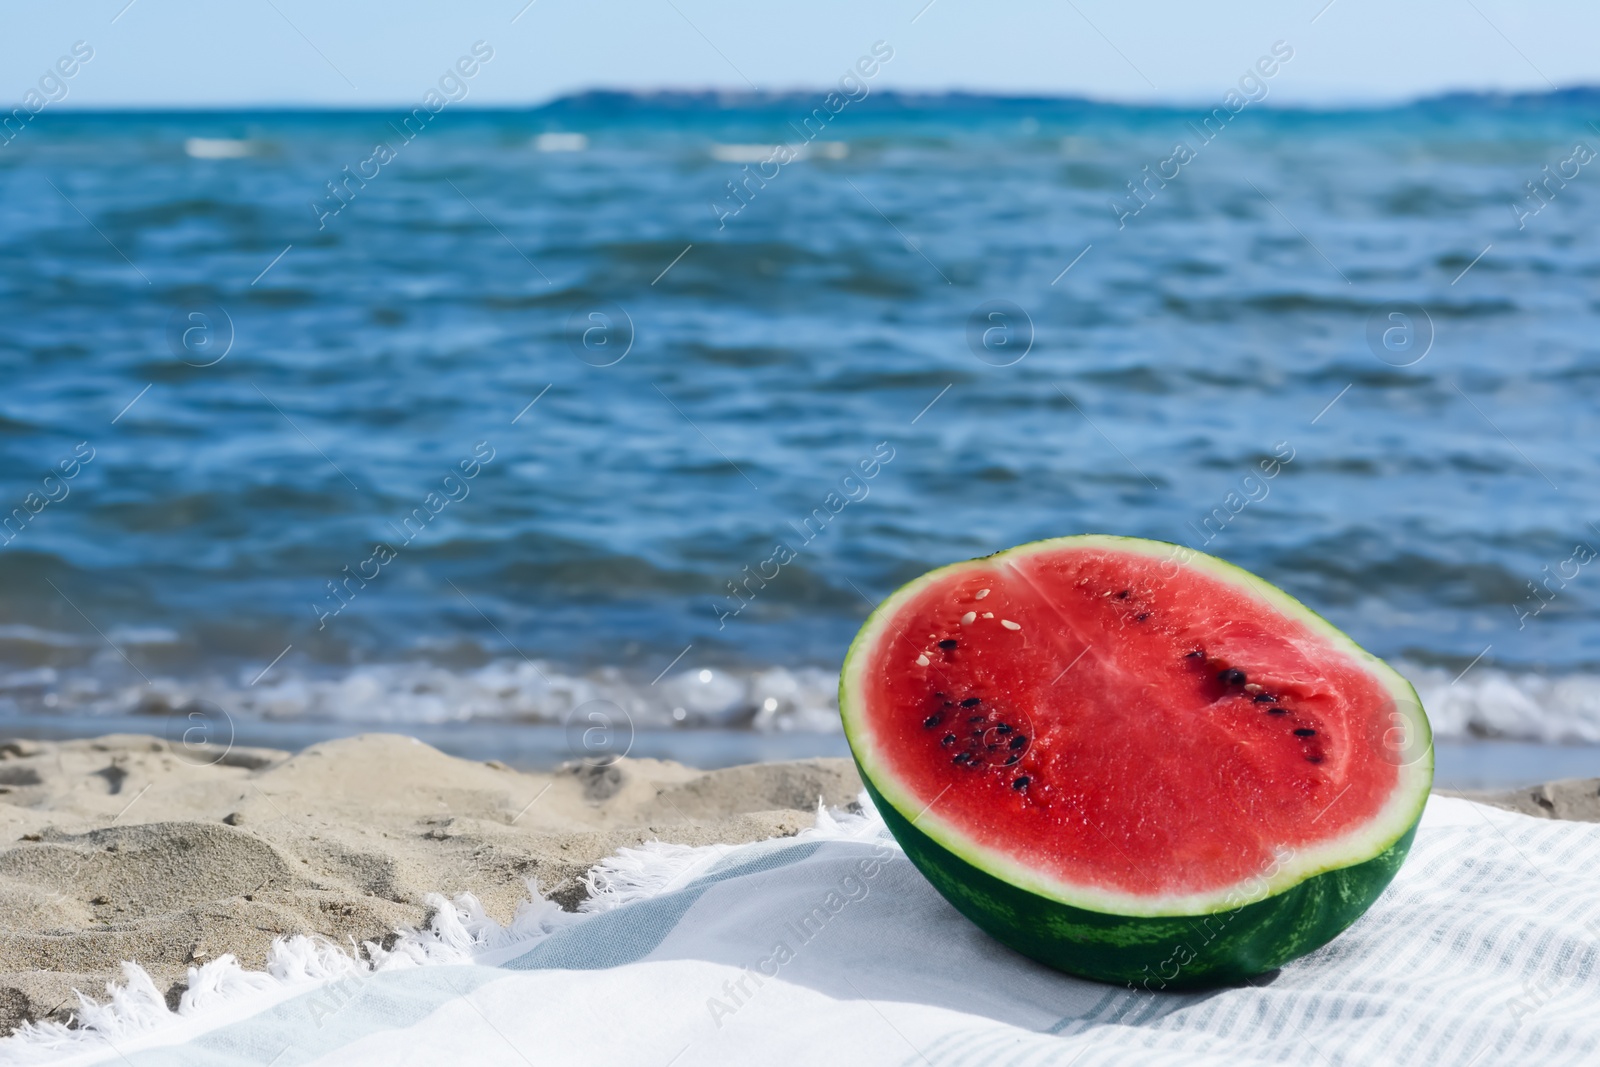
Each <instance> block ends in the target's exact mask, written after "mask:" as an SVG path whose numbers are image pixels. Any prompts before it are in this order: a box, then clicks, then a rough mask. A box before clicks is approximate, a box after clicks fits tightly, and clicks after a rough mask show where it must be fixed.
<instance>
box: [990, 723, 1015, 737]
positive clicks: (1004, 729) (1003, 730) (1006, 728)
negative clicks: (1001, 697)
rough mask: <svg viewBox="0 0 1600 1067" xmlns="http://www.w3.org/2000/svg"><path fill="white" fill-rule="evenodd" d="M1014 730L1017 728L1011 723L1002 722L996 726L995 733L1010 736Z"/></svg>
mask: <svg viewBox="0 0 1600 1067" xmlns="http://www.w3.org/2000/svg"><path fill="white" fill-rule="evenodd" d="M1014 729H1016V727H1014V726H1012V725H1011V724H1010V723H1008V722H1002V723H996V724H995V728H994V732H995V733H997V734H1009V733H1010V732H1011V731H1012V730H1014Z"/></svg>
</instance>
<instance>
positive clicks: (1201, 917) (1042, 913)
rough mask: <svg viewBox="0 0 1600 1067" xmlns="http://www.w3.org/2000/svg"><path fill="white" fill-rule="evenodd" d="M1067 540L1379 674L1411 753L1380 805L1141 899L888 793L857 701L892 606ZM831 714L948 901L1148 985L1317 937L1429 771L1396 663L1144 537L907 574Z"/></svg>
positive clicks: (1004, 931)
mask: <svg viewBox="0 0 1600 1067" xmlns="http://www.w3.org/2000/svg"><path fill="white" fill-rule="evenodd" d="M1069 547H1080V548H1088V547H1104V548H1107V549H1112V550H1117V551H1131V552H1137V553H1139V554H1142V555H1150V556H1161V557H1167V558H1170V559H1173V560H1178V561H1181V566H1183V567H1194V568H1197V569H1199V570H1201V571H1202V572H1204V573H1209V574H1211V575H1213V576H1214V577H1216V578H1218V579H1220V580H1222V581H1225V582H1227V583H1229V584H1231V585H1235V586H1241V585H1242V586H1244V587H1246V588H1247V589H1249V590H1251V591H1253V592H1254V593H1255V594H1256V596H1257V598H1258V599H1260V600H1262V601H1264V602H1265V603H1266V604H1267V605H1269V606H1270V607H1272V608H1273V609H1275V610H1277V611H1279V612H1281V613H1282V614H1284V615H1285V616H1287V617H1288V618H1290V619H1293V620H1296V621H1298V622H1301V623H1303V624H1304V625H1305V626H1306V627H1307V628H1308V629H1310V630H1311V631H1312V632H1313V633H1314V634H1316V635H1318V636H1319V637H1321V638H1324V639H1325V640H1326V643H1327V645H1328V647H1330V648H1333V649H1337V650H1339V651H1342V652H1344V653H1345V654H1347V655H1349V656H1350V657H1351V658H1352V659H1353V660H1355V661H1356V662H1357V663H1358V664H1359V665H1361V666H1362V667H1363V668H1365V669H1367V670H1368V671H1369V672H1370V673H1372V674H1373V675H1374V676H1375V677H1376V678H1378V679H1379V680H1380V681H1382V682H1383V683H1384V685H1385V687H1386V688H1387V689H1388V690H1389V692H1390V693H1391V695H1392V696H1393V697H1394V699H1395V704H1396V708H1397V710H1401V711H1403V713H1404V714H1405V716H1406V718H1407V719H1408V726H1409V728H1410V729H1411V730H1413V731H1415V733H1414V734H1413V735H1412V745H1413V748H1414V750H1416V751H1418V752H1420V755H1418V756H1417V757H1416V758H1415V759H1414V760H1412V761H1411V762H1408V763H1405V764H1402V765H1400V766H1399V767H1398V771H1399V776H1398V779H1397V782H1396V787H1395V790H1394V792H1393V794H1392V795H1391V799H1390V802H1389V803H1388V804H1387V805H1386V806H1385V807H1384V809H1383V810H1382V811H1380V812H1379V814H1378V815H1377V816H1375V817H1374V818H1373V819H1371V820H1368V822H1367V824H1365V825H1364V826H1363V827H1360V828H1357V830H1356V831H1355V832H1354V833H1352V834H1347V835H1345V836H1344V837H1343V838H1340V839H1336V840H1335V841H1333V842H1329V843H1326V844H1324V845H1321V846H1319V847H1317V848H1315V849H1310V850H1304V851H1302V852H1298V853H1293V852H1291V854H1290V856H1289V858H1288V861H1287V862H1282V863H1279V864H1277V865H1276V866H1277V870H1275V871H1269V872H1262V873H1261V874H1259V875H1256V876H1252V877H1250V878H1247V879H1245V880H1243V881H1241V882H1240V883H1237V884H1235V885H1230V886H1225V887H1221V888H1219V889H1217V890H1215V891H1212V892H1208V893H1201V894H1191V895H1188V896H1182V897H1168V898H1160V897H1157V898H1152V897H1150V896H1136V895H1133V894H1118V893H1117V892H1115V891H1108V890H1106V889H1104V888H1103V887H1090V886H1079V885H1071V884H1067V883H1064V882H1061V881H1059V880H1057V879H1054V878H1052V877H1050V876H1048V875H1045V874H1044V873H1043V872H1038V871H1034V870H1031V869H1029V868H1026V867H1024V866H1022V865H1020V864H1018V863H1015V862H1013V861H1012V860H1011V859H1010V857H1006V856H1004V855H1001V854H1000V853H998V852H997V851H996V850H994V849H992V848H988V847H986V846H982V845H979V844H978V843H976V842H974V841H972V840H971V839H970V838H967V837H966V836H965V835H964V834H962V833H961V831H960V830H959V828H957V827H955V826H954V825H953V824H950V823H948V822H946V821H945V820H944V819H942V818H941V817H940V816H939V815H938V813H937V812H936V811H934V810H933V806H932V805H929V804H927V803H925V802H920V801H919V800H918V799H917V798H915V797H912V796H910V795H909V793H908V792H907V791H905V790H903V789H901V788H899V786H898V783H897V782H896V781H895V780H894V778H893V776H892V775H890V774H888V773H887V772H886V771H885V770H883V769H881V768H880V767H879V766H878V765H877V762H876V760H875V759H874V758H873V756H874V753H873V746H872V743H871V738H870V735H869V734H868V733H867V731H866V730H865V728H864V723H863V721H862V718H861V708H860V706H859V705H860V703H861V702H860V701H859V699H858V698H857V696H856V692H857V690H858V689H859V686H860V680H861V674H862V670H863V669H864V663H865V661H866V659H867V652H868V650H870V649H872V648H874V647H875V646H876V644H877V641H878V640H879V638H880V637H882V636H883V633H884V631H885V629H886V627H887V625H888V623H889V621H890V620H892V619H893V618H894V616H895V613H896V611H897V610H898V608H899V607H900V606H901V605H902V604H903V603H905V602H906V601H907V600H909V599H910V598H911V597H913V596H915V595H916V593H917V592H918V591H920V590H921V589H922V588H923V587H924V586H925V585H927V584H928V583H929V582H932V581H936V580H938V579H939V578H941V577H944V576H948V575H949V574H951V573H952V572H954V571H958V570H960V569H962V568H965V567H971V566H974V565H990V566H992V565H993V564H994V563H996V562H1001V561H1004V559H1005V557H1008V556H1013V557H1014V556H1017V555H1023V554H1031V553H1033V552H1037V551H1041V550H1051V549H1058V548H1069ZM839 710H840V716H841V718H842V720H843V722H844V728H845V736H846V739H847V740H848V742H849V744H850V747H851V750H852V752H853V753H854V754H855V757H856V765H857V767H858V768H859V769H860V772H861V777H862V780H863V782H865V783H866V785H867V789H868V791H869V793H870V794H871V796H872V798H873V800H874V802H875V803H876V804H877V805H878V809H879V811H880V812H881V813H882V814H883V817H884V820H885V822H886V823H887V824H888V825H889V827H890V829H891V831H892V832H893V833H894V835H895V837H896V839H897V840H898V841H900V843H901V845H902V847H903V848H905V850H906V853H907V855H908V856H909V857H910V858H911V859H912V861H913V862H914V863H915V864H916V865H917V867H918V868H919V869H920V870H922V872H923V873H924V875H926V876H927V877H928V879H929V881H930V882H932V883H933V884H934V886H935V887H936V888H938V889H939V890H940V892H941V893H943V894H944V895H945V897H946V898H947V899H949V900H950V901H951V903H952V904H954V905H955V906H956V908H957V909H958V910H960V911H961V912H962V913H963V914H965V915H967V916H968V917H969V918H970V919H972V921H973V922H975V923H976V924H977V925H978V926H979V927H981V928H983V929H984V930H986V931H988V932H989V933H990V934H991V935H992V936H994V937H995V938H996V939H997V940H999V941H1001V942H1002V943H1004V944H1007V945H1009V946H1010V947H1012V948H1015V949H1017V951H1019V952H1023V953H1024V954H1026V955H1029V956H1032V957H1033V958H1035V959H1039V960H1041V961H1042V962H1045V963H1048V964H1050V965H1052V966H1056V967H1059V968H1061V969H1063V970H1066V971H1069V972H1072V973H1075V974H1081V975H1084V976H1085V977H1091V978H1097V979H1100V980H1102V981H1115V982H1130V983H1134V984H1139V983H1146V984H1147V985H1148V986H1149V988H1162V987H1173V988H1176V987H1178V986H1181V985H1185V984H1189V985H1193V984H1206V983H1216V982H1227V981H1234V980H1238V979H1242V978H1245V977H1249V975H1251V974H1257V973H1261V972H1262V971H1265V970H1269V969H1271V968H1272V967H1276V966H1279V965H1280V964H1282V963H1283V962H1286V961H1287V960H1289V959H1293V958H1294V957H1296V956H1299V955H1302V954H1304V953H1306V952H1309V951H1311V950H1312V949H1315V948H1317V947H1319V946H1320V945H1323V944H1326V943H1327V942H1328V941H1329V940H1330V939H1332V938H1333V937H1334V936H1336V935H1337V934H1338V933H1339V932H1340V931H1341V930H1343V929H1344V928H1345V927H1347V926H1348V925H1349V924H1350V923H1351V922H1354V921H1355V919H1356V918H1357V917H1359V916H1360V915H1361V913H1362V912H1363V911H1365V910H1366V909H1367V908H1368V907H1369V906H1370V905H1371V904H1372V902H1373V901H1374V900H1376V899H1377V897H1378V895H1379V894H1381V893H1382V892H1383V889H1384V887H1385V886H1387V885H1388V884H1389V881H1390V880H1391V879H1392V878H1393V877H1394V873H1395V871H1396V870H1398V869H1399V865H1400V862H1401V861H1402V860H1403V859H1404V857H1405V854H1406V851H1407V849H1408V848H1409V846H1410V842H1411V839H1412V837H1413V835H1414V834H1415V832H1416V826H1417V822H1418V820H1419V819H1420V818H1421V816H1422V809H1423V807H1424V805H1425V804H1426V803H1427V798H1428V791H1429V788H1430V786H1431V784H1432V779H1433V744H1432V733H1431V730H1430V728H1429V725H1428V721H1427V716H1426V714H1425V713H1424V712H1423V710H1422V704H1421V701H1420V700H1419V699H1418V697H1417V695H1416V690H1415V689H1413V688H1412V686H1411V684H1410V683H1409V682H1407V681H1406V680H1405V679H1404V678H1403V677H1401V676H1400V674H1399V673H1398V672H1396V671H1395V670H1394V669H1393V668H1391V667H1390V666H1389V665H1388V664H1386V663H1384V662H1383V661H1382V660H1381V659H1379V658H1378V657H1376V656H1373V655H1372V654H1371V653H1369V652H1367V651H1366V650H1365V649H1362V648H1361V647H1360V646H1359V645H1357V644H1356V643H1355V642H1354V641H1353V640H1351V639H1350V638H1349V637H1348V636H1347V635H1345V634H1344V633H1343V632H1342V631H1340V630H1339V629H1337V628H1336V627H1334V626H1333V624H1331V623H1329V622H1328V621H1327V620H1326V619H1324V618H1323V617H1322V616H1320V615H1318V614H1317V613H1316V612H1314V611H1312V610H1311V609H1310V608H1307V607H1306V606H1305V605H1303V604H1301V603H1300V602H1299V601H1298V600H1295V599H1294V598H1293V597H1291V596H1290V595H1289V594H1288V593H1285V592H1284V591H1283V590H1281V589H1279V588H1277V587H1276V586H1273V585H1271V584H1270V583H1267V582H1265V581H1263V580H1262V579H1260V578H1259V577H1257V576H1256V575H1253V574H1250V573H1249V572H1248V571H1245V570H1243V569H1242V568H1239V567H1236V566H1234V565H1233V564H1231V563H1228V562H1226V561H1224V560H1220V559H1217V558H1216V557H1214V556H1209V555H1207V554H1205V553H1202V552H1199V551H1197V550H1195V549H1191V548H1187V547H1186V546H1182V545H1174V544H1169V543H1167V542H1162V541H1149V540H1145V539H1142V538H1132V537H1115V536H1109V535H1098V534H1088V535H1078V536H1073V537H1060V538H1053V539H1051V540H1047V541H1036V542H1033V543H1031V544H1026V545H1021V546H1018V547H1017V548H1013V549H1008V550H1006V551H1005V552H999V553H995V554H994V555H991V556H985V557H981V558H980V559H975V560H968V561H964V562H961V563H955V564H951V565H949V566H946V567H941V568H939V569H937V570H934V571H931V572H929V573H927V574H924V575H922V576H921V577H919V578H917V579H915V580H914V581H911V582H908V583H907V584H905V585H903V586H901V587H900V588H899V589H898V590H896V591H895V592H894V593H892V594H890V595H889V596H888V597H886V598H885V599H884V601H883V602H882V603H881V604H879V606H878V607H877V609H876V610H874V611H873V613H872V614H871V616H869V617H868V619H867V621H866V622H865V623H864V624H863V625H862V628H861V631H860V632H859V633H858V634H857V636H856V639H855V641H854V642H853V643H852V644H851V646H850V651H849V653H848V654H847V655H846V657H845V663H844V667H843V668H842V670H841V671H840V678H839ZM1241 901H1250V903H1245V904H1242V905H1241V903H1240V902H1241ZM1223 920H1226V922H1225V923H1223V926H1222V927H1221V928H1220V929H1221V932H1219V933H1217V934H1216V935H1215V936H1213V937H1210V938H1208V939H1205V940H1204V943H1203V944H1201V945H1199V946H1196V945H1195V944H1194V943H1193V942H1194V941H1195V940H1196V939H1197V937H1198V935H1197V934H1196V932H1195V931H1196V927H1195V923H1197V922H1199V923H1202V924H1205V926H1206V929H1208V930H1213V931H1215V930H1218V929H1219V927H1218V923H1219V922H1223ZM1239 920H1244V921H1239ZM1186 935H1187V936H1186ZM1191 954H1192V957H1193V958H1192V959H1187V960H1184V961H1183V965H1182V966H1181V967H1179V973H1178V975H1177V976H1175V977H1173V978H1170V979H1169V978H1163V977H1161V974H1160V972H1161V971H1162V970H1164V969H1168V968H1170V967H1171V966H1172V962H1173V961H1174V960H1180V959H1182V958H1183V957H1184V956H1186V955H1191ZM1151 983H1155V984H1151Z"/></svg>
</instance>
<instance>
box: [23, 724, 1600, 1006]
mask: <svg viewBox="0 0 1600 1067" xmlns="http://www.w3.org/2000/svg"><path fill="white" fill-rule="evenodd" d="M211 759H216V760H217V762H215V763H211V764H209V765H200V764H201V761H208V760H211ZM1597 787H1600V780H1586V781H1573V782H1557V783H1552V784H1550V785H1545V786H1539V787H1537V788H1534V789H1525V790H1517V791H1514V792H1510V793H1504V794H1494V795H1490V794H1477V795H1475V796H1474V799H1479V800H1486V801H1488V802H1490V803H1496V804H1499V805H1501V806H1503V807H1509V808H1513V809H1515V810H1518V811H1525V812H1527V813H1528V814H1532V815H1539V816H1545V817H1549V818H1568V819H1586V820H1590V821H1600V796H1597ZM860 788H861V786H860V780H859V779H858V778H857V777H856V773H855V769H854V767H853V766H852V765H851V764H850V762H849V761H848V760H842V759H818V760H802V761H797V762H792V763H769V764H757V765H752V766H747V767H733V768H729V769H727V770H721V771H710V772H702V771H697V770H693V769H691V768H688V767H684V766H681V765H679V764H675V763H665V762H660V761H656V760H622V761H620V762H618V763H617V764H615V765H613V766H609V767H584V766H573V767H569V768H567V769H565V770H561V771H557V772H554V773H550V774H529V773H522V772H519V771H515V770H512V769H511V768H509V767H506V766H504V765H503V764H499V763H496V762H489V763H474V762H470V761H468V760H461V759H456V758H455V757H452V756H447V755H445V754H444V753H442V752H439V751H438V750H436V749H434V748H430V747H429V746H427V745H424V744H422V743H421V742H419V741H415V740H413V739H411V738H407V737H399V736H394V735H388V734H369V735H366V736H363V737H356V738H351V739H349V740H343V741H332V742H328V743H326V744H321V745H315V746H313V747H311V748H308V749H306V750H305V751H303V752H299V753H294V754H291V753H288V752H279V751H275V750H270V749H240V748H235V749H233V750H231V751H229V752H227V753H225V754H224V753H222V752H220V751H217V752H213V753H208V754H205V755H203V756H200V757H197V756H196V755H195V754H194V752H193V751H185V750H178V749H174V748H173V747H172V746H170V745H168V744H167V742H165V741H162V740H160V739H158V738H154V737H143V736H134V735H115V736H110V737H101V738H96V739H92V740H84V741H67V742H59V743H52V742H32V741H9V742H0V931H3V932H0V1034H4V1033H8V1032H10V1030H11V1028H12V1027H14V1026H15V1025H16V1024H17V1023H19V1022H21V1021H22V1020H23V1019H32V1018H44V1017H53V1018H58V1019H66V1018H68V1017H69V1016H70V1014H71V1012H72V1011H73V1009H74V1008H75V1007H76V998H75V997H73V995H72V993H73V990H74V989H81V990H83V991H85V992H88V993H90V994H91V995H97V994H99V993H100V992H101V991H102V990H103V989H104V988H105V984H106V981H107V980H108V979H111V978H114V977H116V976H117V975H118V973H119V965H120V964H121V962H122V961H123V960H134V961H137V962H138V963H140V964H142V965H144V967H145V968H146V969H147V970H149V971H150V973H151V975H152V976H153V977H154V978H155V979H156V981H157V983H158V984H159V985H160V986H161V987H162V988H166V989H167V990H168V999H169V1001H170V1002H171V1003H173V1004H174V1005H176V1003H177V998H178V996H179V994H181V993H182V991H183V984H182V983H183V979H184V975H185V972H186V971H187V968H188V967H189V965H190V964H191V963H194V962H197V961H199V962H204V961H206V960H209V959H212V958H214V957H216V956H217V955H220V954H221V953H223V952H231V953H233V954H234V955H236V956H238V957H239V958H240V960H241V961H242V962H243V963H244V964H245V966H247V967H255V968H258V967H260V966H261V965H262V963H263V962H264V960H265V957H266V952H267V948H268V946H269V945H270V944H271V942H272V940H273V938H275V937H278V936H281V935H284V934H320V935H322V936H324V937H327V938H330V939H332V940H334V941H336V942H338V943H340V944H344V945H347V946H352V947H353V946H354V945H357V944H359V943H360V942H362V941H375V942H379V943H383V942H384V941H385V940H386V939H387V938H388V937H389V935H390V934H391V933H392V932H393V931H394V930H395V929H396V928H397V927H400V926H406V925H410V926H416V925H420V924H422V923H424V922H425V921H426V919H427V909H426V907H425V906H424V904H423V903H422V900H423V896H424V895H425V894H427V893H444V894H446V895H447V896H448V895H453V894H457V893H463V892H469V891H470V892H472V893H474V894H476V895H477V896H478V897H479V899H481V900H482V901H483V902H484V905H485V907H486V908H487V910H488V911H489V913H490V914H491V915H493V916H494V917H495V918H497V919H499V920H501V921H502V922H503V921H506V920H509V919H510V917H511V915H512V912H513V911H514V910H515V908H516V905H517V903H518V902H520V901H521V900H523V899H525V898H526V896H527V890H526V881H527V880H528V879H530V878H537V879H538V882H539V886H540V888H541V889H542V890H543V891H544V892H545V893H546V895H549V896H552V897H553V898H554V899H555V900H557V901H559V902H560V903H561V904H562V905H563V906H565V907H569V908H571V907H574V906H576V905H577V903H578V902H579V901H581V900H582V899H583V896H584V893H585V888H584V884H583V882H582V876H583V874H584V873H585V872H586V871H588V870H589V869H590V868H591V867H592V866H594V865H595V864H596V863H598V862H599V861H600V860H601V859H603V858H605V857H606V856H608V855H610V854H612V853H613V852H615V851H616V850H617V849H618V848H620V847H622V846H625V845H635V844H638V843H640V842H643V841H648V840H654V839H659V840H665V841H674V842H681V843H684V844H708V843H712V842H724V843H730V844H731V843H739V842H745V841H756V840H761V839H763V838H768V837H773V836H780V835H789V834H794V833H797V832H798V831H799V830H801V829H802V828H804V827H807V826H809V825H811V823H812V821H813V818H814V813H815V810H816V804H817V800H818V798H819V797H820V798H822V799H823V800H824V801H825V802H826V803H828V804H830V805H838V806H844V805H848V804H849V803H851V802H852V801H854V799H855V797H856V795H857V794H858V793H859V791H860Z"/></svg>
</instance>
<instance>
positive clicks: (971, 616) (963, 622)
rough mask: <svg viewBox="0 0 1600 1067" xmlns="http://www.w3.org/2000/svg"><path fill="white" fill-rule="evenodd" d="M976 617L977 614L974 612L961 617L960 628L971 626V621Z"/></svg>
mask: <svg viewBox="0 0 1600 1067" xmlns="http://www.w3.org/2000/svg"><path fill="white" fill-rule="evenodd" d="M977 617H978V613H977V612H976V611H969V612H967V613H966V614H965V615H963V616H961V625H962V626H970V625H971V624H972V622H973V620H974V619H976V618H977Z"/></svg>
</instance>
